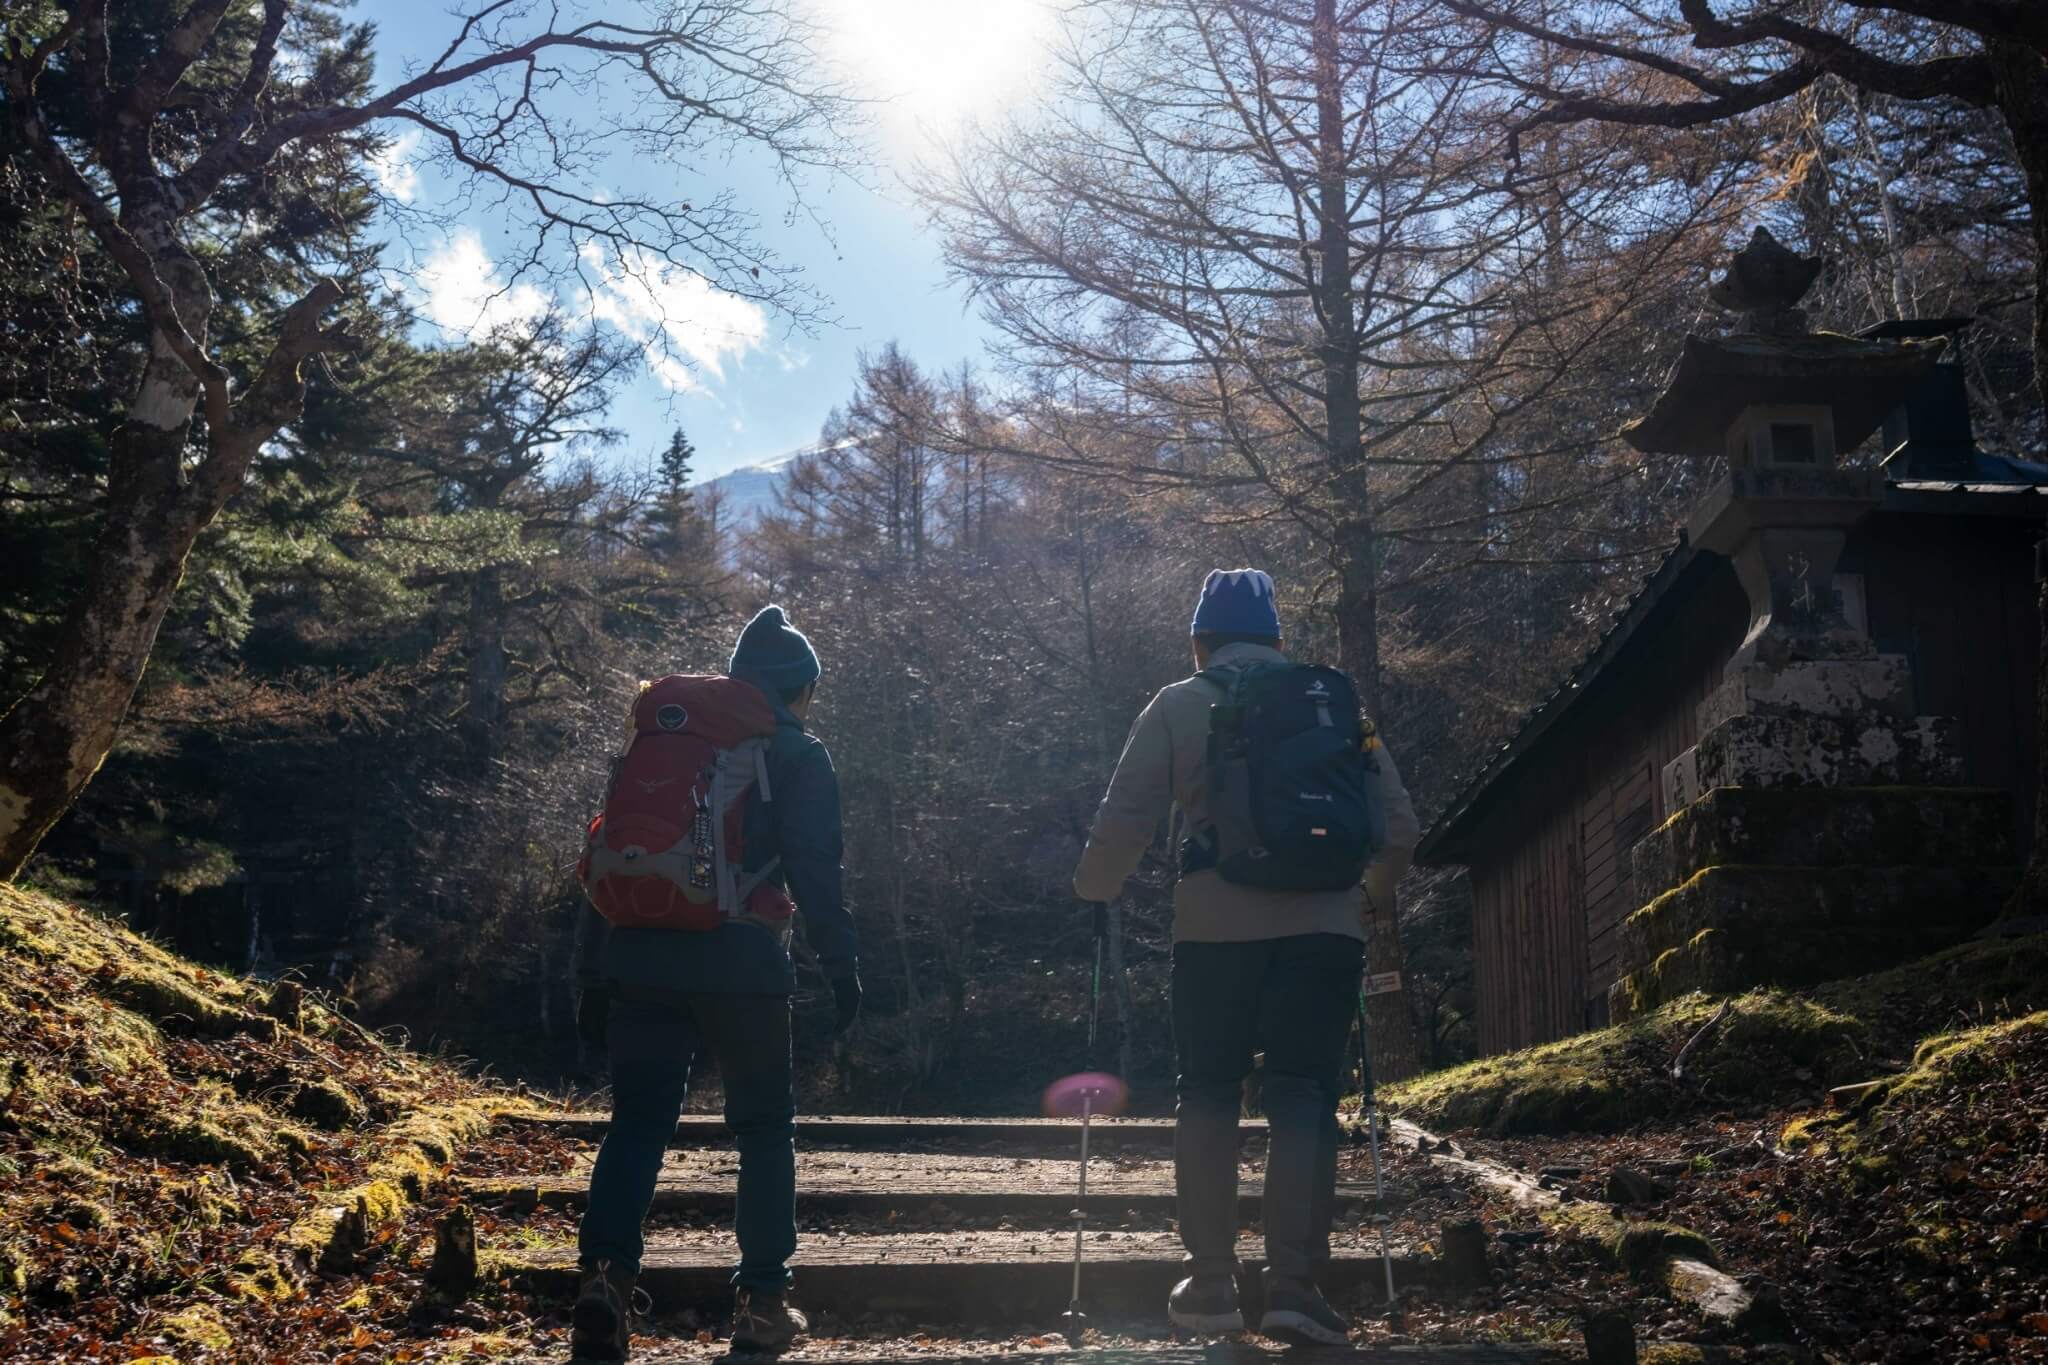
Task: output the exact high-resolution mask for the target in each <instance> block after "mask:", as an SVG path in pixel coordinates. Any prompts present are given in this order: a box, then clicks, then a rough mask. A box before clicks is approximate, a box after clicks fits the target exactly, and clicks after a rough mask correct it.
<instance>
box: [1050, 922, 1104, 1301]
mask: <svg viewBox="0 0 2048 1365" xmlns="http://www.w3.org/2000/svg"><path fill="white" fill-rule="evenodd" d="M1108 938H1109V907H1108V906H1107V905H1104V904H1102V903H1101V902H1100V901H1098V902H1096V904H1095V970H1094V972H1093V974H1092V975H1091V976H1090V977H1089V982H1088V1084H1087V1085H1084V1086H1083V1087H1082V1089H1081V1183H1080V1189H1079V1192H1078V1193H1077V1194H1076V1195H1075V1201H1074V1290H1073V1294H1072V1295H1071V1296H1070V1297H1069V1299H1068V1300H1067V1311H1066V1312H1065V1313H1064V1314H1062V1315H1061V1317H1060V1325H1061V1329H1062V1331H1063V1332H1064V1333H1065V1335H1066V1337H1067V1339H1068V1340H1069V1341H1076V1342H1077V1341H1079V1340H1080V1339H1081V1335H1082V1333H1084V1332H1086V1331H1087V1330H1088V1315H1087V1314H1086V1313H1084V1312H1082V1311H1081V1256H1082V1253H1083V1251H1084V1250H1085V1248H1086V1240H1087V1232H1088V1211H1087V1203H1088V1121H1089V1120H1090V1119H1091V1118H1093V1117H1094V1116H1095V1100H1096V1098H1097V1096H1098V1095H1099V1094H1100V1093H1101V1091H1100V1090H1098V1089H1097V1088H1096V1084H1095V1074H1096V1072H1095V1032H1096V1025H1097V1022H1098V1020H1099V1018H1100V1016H1101V1013H1102V948H1103V944H1104V943H1105V942H1106V941H1107V940H1108Z"/></svg>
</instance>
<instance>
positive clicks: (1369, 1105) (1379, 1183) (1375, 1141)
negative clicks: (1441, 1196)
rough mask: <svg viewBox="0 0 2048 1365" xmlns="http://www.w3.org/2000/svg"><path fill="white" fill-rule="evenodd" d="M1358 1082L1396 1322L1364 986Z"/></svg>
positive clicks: (1389, 1306)
mask: <svg viewBox="0 0 2048 1365" xmlns="http://www.w3.org/2000/svg"><path fill="white" fill-rule="evenodd" d="M1358 1084H1359V1089H1360V1092H1361V1094H1362V1096H1363V1099H1364V1103H1365V1131H1366V1133H1367V1134H1368V1135H1369V1136H1370V1137H1371V1139H1372V1196H1373V1198H1372V1207H1373V1221H1374V1222H1375V1223H1378V1224H1379V1227H1380V1265H1381V1267H1382V1268H1383V1269H1384V1270H1385V1271H1386V1274H1387V1314H1388V1316H1389V1317H1390V1318H1392V1319H1393V1320H1394V1321H1396V1322H1398V1321H1399V1320H1400V1316H1401V1307H1400V1303H1399V1301H1398V1300H1397V1299H1396V1298H1395V1297H1394V1257H1393V1253H1392V1252H1390V1251H1388V1250H1387V1224H1388V1223H1389V1222H1391V1221H1392V1220H1391V1219H1390V1218H1389V1217H1388V1215H1387V1182H1386V1178H1385V1177H1384V1176H1383V1175H1381V1173H1380V1108H1379V1098H1378V1095H1377V1094H1376V1092H1375V1090H1374V1087H1373V1082H1372V1034H1371V1033H1370V1031H1369V1030H1368V1029H1367V1026H1366V1022H1365V987H1364V986H1363V985H1361V986H1360V987H1359V988H1358Z"/></svg>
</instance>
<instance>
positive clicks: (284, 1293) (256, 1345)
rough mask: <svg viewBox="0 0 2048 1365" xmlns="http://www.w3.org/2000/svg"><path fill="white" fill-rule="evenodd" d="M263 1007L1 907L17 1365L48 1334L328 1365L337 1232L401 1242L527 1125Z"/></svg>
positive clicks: (325, 1018) (357, 1042) (366, 1046)
mask: <svg viewBox="0 0 2048 1365" xmlns="http://www.w3.org/2000/svg"><path fill="white" fill-rule="evenodd" d="M268 1003H269V988H268V987H266V986H265V985H263V984H262V983H255V982H248V981H242V980H238V979H236V978H234V977H231V976H227V975H224V974H222V973H219V972H216V971H212V970H210V969H208V968H205V967H202V966H199V965H197V964H194V963H191V962H188V961H185V960H183V959H181V958H179V957H177V956H175V955H174V954H171V953H169V952H166V951H165V950H163V949H162V948H161V947H159V946H158V945H156V944H153V943H150V942H149V941H147V940H145V939H142V938H139V937H137V936H136V935H134V934H132V933H130V932H128V931H127V930H126V929H125V928H123V927H121V926H120V925H119V924H118V923H116V922H114V921H113V920H110V919H107V918H103V917H101V916H100V915H97V914H94V913H92V912H90V911H87V910H83V909H80V908H78V907H76V906H73V905H69V904H66V903H64V902H62V901H59V900H56V899H53V898H51V897H49V896H45V895H40V894H37V893H36V892H33V891H29V890H24V889H22V888H19V887H10V886H0V1358H4V1359H7V1360H30V1359H43V1358H52V1357H49V1350H50V1349H51V1348H50V1347H49V1341H50V1339H51V1334H52V1333H56V1334H57V1336H58V1337H59V1338H61V1339H62V1340H64V1341H65V1343H66V1345H65V1348H64V1350H63V1351H60V1352H59V1353H58V1355H59V1356H61V1357H62V1358H66V1359H74V1358H79V1359H82V1358H86V1357H87V1356H91V1357H92V1358H104V1359H113V1358H117V1357H118V1358H121V1359H128V1358H130V1357H131V1356H133V1357H138V1358H148V1357H149V1356H151V1355H152V1354H154V1355H157V1356H160V1357H163V1358H166V1359H177V1360H184V1361H191V1360H196V1359H229V1358H242V1357H244V1356H247V1357H249V1358H264V1359H272V1358H275V1359H302V1358H311V1353H312V1352H313V1351H314V1348H315V1339H314V1338H308V1337H306V1336H305V1335H304V1333H305V1332H308V1331H313V1332H315V1335H316V1337H317V1335H318V1333H319V1330H320V1329H318V1328H317V1326H315V1327H308V1326H307V1325H306V1324H307V1323H308V1322H313V1323H315V1324H317V1322H318V1321H319V1319H320V1315H321V1314H322V1313H323V1312H325V1311H326V1310H325V1309H324V1307H323V1306H322V1304H321V1302H320V1300H322V1299H323V1298H325V1297H330V1296H331V1297H336V1298H337V1299H338V1298H339V1297H340V1296H341V1295H342V1294H344V1293H346V1292H348V1291H347V1290H346V1289H345V1288H343V1286H346V1285H347V1283H348V1281H346V1280H343V1281H340V1282H338V1283H337V1284H327V1283H324V1282H322V1281H320V1280H318V1279H316V1278H313V1277H310V1276H309V1274H308V1271H309V1268H310V1267H311V1265H312V1264H313V1263H314V1262H315V1261H316V1260H317V1259H318V1258H319V1253H320V1251H321V1250H322V1249H323V1247H324V1244H325V1241H326V1239H327V1237H328V1236H329V1235H330V1234H331V1232H332V1229H333V1226H334V1222H335V1215H336V1213H337V1212H338V1211H339V1210H341V1209H344V1208H346V1209H355V1208H358V1207H361V1208H364V1209H366V1210H367V1211H368V1213H369V1222H370V1225H371V1229H370V1230H371V1234H372V1241H373V1242H379V1243H381V1242H389V1241H391V1240H392V1234H393V1232H394V1231H395V1226H396V1225H395V1222H394V1220H396V1219H398V1218H399V1217H400V1216H401V1215H402V1214H405V1213H406V1212H407V1211H408V1210H409V1209H410V1208H411V1207H412V1206H414V1205H415V1203H416V1201H418V1200H419V1199H421V1198H422V1197H423V1196H426V1195H428V1194H429V1193H430V1192H431V1191H433V1190H434V1188H435V1187H436V1185H437V1184H439V1183H440V1182H441V1181H442V1179H443V1177H444V1176H445V1174H446V1173H447V1171H448V1168H449V1167H450V1165H451V1164H452V1163H453V1162H454V1161H455V1160H456V1159H457V1158H458V1156H459V1155H461V1154H462V1151H463V1149H464V1148H465V1147H466V1146H467V1145H468V1144H469V1143H470V1142H472V1141H473V1140H475V1139H476V1138H477V1137H478V1136H479V1135H481V1134H482V1133H483V1132H484V1131H485V1130H486V1129H487V1128H488V1127H489V1125H490V1124H491V1122H492V1121H493V1118H494V1117H495V1115H497V1114H498V1113H502V1112H505V1111H507V1110H510V1109H515V1108H520V1107H524V1102H523V1101H519V1100H517V1099H515V1098H514V1097H512V1096H510V1095H507V1094H505V1093H504V1092H502V1091H498V1090H494V1089H491V1088H488V1087H485V1086H483V1085H480V1084H478V1083H476V1082H474V1081H472V1080H469V1079H467V1078H465V1077H463V1076H462V1075H460V1074H459V1073H457V1072H456V1071H455V1070H453V1069H452V1068H449V1067H447V1066H444V1065H441V1064H439V1063H437V1062H432V1061H429V1060H426V1059H423V1058H419V1057H414V1056H410V1055H407V1054H405V1053H403V1052H402V1051H400V1050H398V1049H395V1048H392V1047H390V1046H388V1045H386V1044H384V1043H383V1042H381V1041H379V1040H378V1039H376V1038H374V1037H372V1036H370V1035H368V1034H366V1033H364V1032H363V1031H362V1030H361V1029H359V1028H356V1027H355V1026H354V1025H353V1024H350V1023H348V1022H347V1021H345V1020H343V1019H341V1018H340V1017H339V1016H336V1015H334V1014H333V1013H332V1012H330V1011H329V1010H327V1009H326V1008H325V1007H324V1006H322V1005H321V1004H319V1003H318V1002H308V1003H307V1004H306V1006H305V1008H304V1013H303V1018H302V1022H303V1025H304V1027H303V1029H300V1030H294V1029H291V1028H288V1027H285V1026H283V1025H281V1024H280V1022H279V1021H278V1020H277V1019H275V1018H273V1017H271V1016H270V1015H269V1014H268V1013H266V1012H265V1011H266V1007H267V1005H268ZM328 1330H331V1328H330V1329H328ZM295 1334H297V1335H295ZM344 1335H345V1336H351V1337H352V1336H353V1332H352V1330H351V1331H350V1332H347V1333H344ZM329 1344H331V1343H329ZM67 1353H68V1354H67ZM319 1354H320V1358H327V1351H326V1348H325V1346H322V1347H321V1349H320V1351H319ZM365 1358H367V1357H365Z"/></svg>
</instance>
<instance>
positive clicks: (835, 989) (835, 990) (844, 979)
mask: <svg viewBox="0 0 2048 1365" xmlns="http://www.w3.org/2000/svg"><path fill="white" fill-rule="evenodd" d="M832 1003H833V1004H834V1005H836V1006H837V1007H838V1015H837V1023H838V1027H839V1031H840V1032H841V1033H844V1032H846V1030H848V1029H850V1028H852V1027H853V1021H854V1019H855V1017H856V1016H858V1015H859V1014H860V977H859V976H857V975H854V974H853V973H850V972H849V973H848V974H847V975H845V976H836V977H834V978H832Z"/></svg>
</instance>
